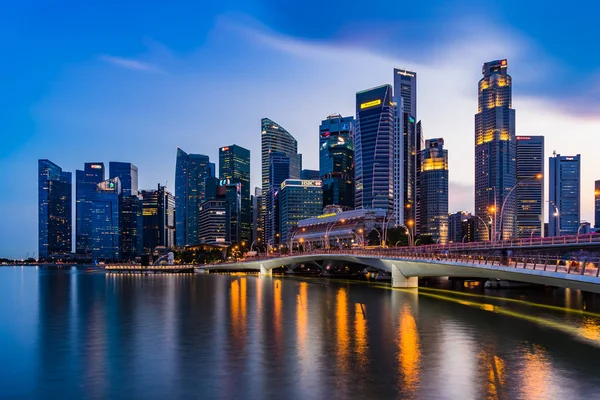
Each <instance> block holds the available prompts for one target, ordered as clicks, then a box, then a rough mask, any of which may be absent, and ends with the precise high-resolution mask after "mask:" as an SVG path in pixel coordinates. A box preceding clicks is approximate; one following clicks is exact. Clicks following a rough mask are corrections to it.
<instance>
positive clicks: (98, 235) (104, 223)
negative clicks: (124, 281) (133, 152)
mask: <svg viewBox="0 0 600 400" xmlns="http://www.w3.org/2000/svg"><path fill="white" fill-rule="evenodd" d="M120 203H121V182H120V181H119V178H113V179H107V180H105V181H102V182H100V183H99V184H98V185H97V186H96V195H95V196H94V198H93V200H92V258H93V259H94V260H95V261H118V260H119V259H120V256H121V254H120V249H121V246H120V244H121V243H120V236H121V235H120V234H121V230H120V227H121V225H120V222H119V217H120V214H121V213H120V212H119V211H120V210H119V208H120V205H121V204H120Z"/></svg>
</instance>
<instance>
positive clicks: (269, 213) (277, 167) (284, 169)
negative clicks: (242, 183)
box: [265, 152, 292, 247]
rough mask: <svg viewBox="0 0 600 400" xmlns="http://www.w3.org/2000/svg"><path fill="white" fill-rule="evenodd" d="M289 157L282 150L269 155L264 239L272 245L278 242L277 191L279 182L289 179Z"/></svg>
mask: <svg viewBox="0 0 600 400" xmlns="http://www.w3.org/2000/svg"><path fill="white" fill-rule="evenodd" d="M291 163H292V162H291V160H290V158H289V157H288V156H287V155H286V154H285V153H283V152H272V153H271V154H270V155H269V183H270V184H271V187H270V188H269V191H268V192H267V195H266V213H265V240H266V243H267V244H268V245H269V246H271V247H273V246H276V245H278V244H279V236H280V232H279V227H280V224H279V191H280V190H281V184H282V183H283V182H284V181H285V180H286V179H290V169H291V167H290V165H291Z"/></svg>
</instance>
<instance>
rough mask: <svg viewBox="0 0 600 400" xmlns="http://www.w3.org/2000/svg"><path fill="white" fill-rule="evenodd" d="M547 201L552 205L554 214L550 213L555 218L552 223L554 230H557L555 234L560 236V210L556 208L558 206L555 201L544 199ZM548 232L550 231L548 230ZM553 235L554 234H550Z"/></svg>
mask: <svg viewBox="0 0 600 400" xmlns="http://www.w3.org/2000/svg"><path fill="white" fill-rule="evenodd" d="M546 202H547V203H550V204H551V205H552V207H554V214H552V215H553V216H554V218H555V219H556V222H555V223H554V225H555V226H556V232H558V235H556V236H560V210H559V209H558V207H557V206H556V203H555V202H554V201H552V200H546ZM548 233H550V232H548ZM552 236H554V235H552Z"/></svg>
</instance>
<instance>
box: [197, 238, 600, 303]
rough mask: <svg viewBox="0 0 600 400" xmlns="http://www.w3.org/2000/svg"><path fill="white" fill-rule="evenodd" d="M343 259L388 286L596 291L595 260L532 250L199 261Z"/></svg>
mask: <svg viewBox="0 0 600 400" xmlns="http://www.w3.org/2000/svg"><path fill="white" fill-rule="evenodd" d="M327 261H343V262H349V263H356V264H360V265H364V266H367V267H373V268H377V269H378V270H380V271H384V272H387V273H390V274H391V277H392V286H393V287H402V288H415V287H418V278H419V277H441V276H448V277H462V278H480V279H498V280H507V281H517V282H525V283H533V284H539V285H550V286H557V287H564V288H572V289H579V290H584V291H588V292H594V293H600V259H598V258H591V257H587V258H584V257H581V259H575V258H571V259H564V258H558V257H550V256H542V255H532V256H518V257H507V256H498V255H490V254H489V253H488V254H457V253H451V252H438V253H434V252H422V251H418V252H417V251H415V248H405V247H404V248H376V249H321V250H314V251H309V252H300V253H298V252H295V253H293V254H289V255H276V256H263V257H251V258H246V259H243V260H237V261H231V262H223V263H218V264H208V265H202V266H199V267H198V268H197V270H201V271H202V270H203V271H218V270H229V271H259V272H260V273H261V274H266V275H270V274H271V273H272V270H273V268H278V267H289V268H293V266H295V265H300V264H307V263H311V264H316V265H319V264H318V262H327Z"/></svg>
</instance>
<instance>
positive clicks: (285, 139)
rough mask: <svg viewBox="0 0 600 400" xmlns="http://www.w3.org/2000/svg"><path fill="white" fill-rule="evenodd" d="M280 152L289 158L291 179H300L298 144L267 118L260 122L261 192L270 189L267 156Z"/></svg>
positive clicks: (300, 166)
mask: <svg viewBox="0 0 600 400" xmlns="http://www.w3.org/2000/svg"><path fill="white" fill-rule="evenodd" d="M275 151H276V152H282V153H284V154H285V155H286V156H288V157H290V159H291V162H292V165H291V166H290V170H291V173H292V177H293V178H295V179H298V178H300V171H301V170H302V165H301V158H300V157H299V156H298V142H297V141H296V139H294V137H293V136H292V135H291V134H290V133H289V132H288V131H286V130H285V129H283V127H281V126H280V125H279V124H277V123H276V122H274V121H272V120H270V119H269V118H263V119H262V120H261V165H262V190H263V192H265V191H266V190H269V188H270V187H271V185H270V183H269V155H270V154H271V153H272V152H275Z"/></svg>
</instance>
